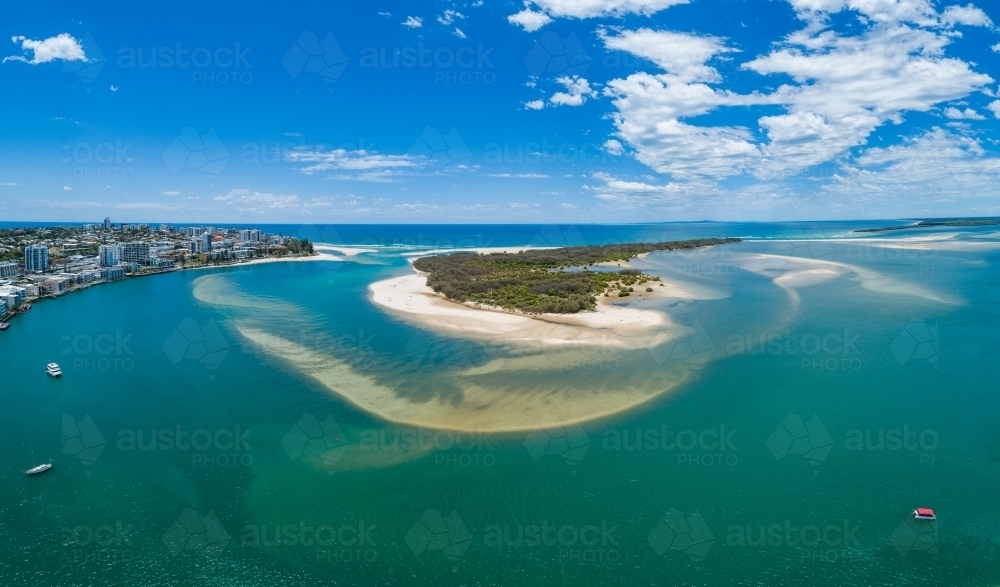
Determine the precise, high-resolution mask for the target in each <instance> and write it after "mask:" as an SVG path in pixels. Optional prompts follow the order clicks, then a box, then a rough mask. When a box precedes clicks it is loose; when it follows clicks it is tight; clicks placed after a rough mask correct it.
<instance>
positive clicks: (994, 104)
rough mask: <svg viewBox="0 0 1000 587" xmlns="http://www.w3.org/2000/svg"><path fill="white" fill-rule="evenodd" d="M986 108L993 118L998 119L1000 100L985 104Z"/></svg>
mask: <svg viewBox="0 0 1000 587" xmlns="http://www.w3.org/2000/svg"><path fill="white" fill-rule="evenodd" d="M986 107H987V108H988V109H989V110H990V112H992V113H993V116H996V117H997V118H1000V100H994V101H992V102H990V103H989V104H987V105H986Z"/></svg>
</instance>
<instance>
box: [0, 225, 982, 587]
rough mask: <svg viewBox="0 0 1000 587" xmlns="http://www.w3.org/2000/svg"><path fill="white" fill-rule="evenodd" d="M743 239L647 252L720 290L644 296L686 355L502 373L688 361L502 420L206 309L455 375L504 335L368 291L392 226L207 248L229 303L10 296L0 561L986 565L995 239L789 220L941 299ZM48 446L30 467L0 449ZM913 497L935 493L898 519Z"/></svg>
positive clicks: (276, 572) (97, 291)
mask: <svg viewBox="0 0 1000 587" xmlns="http://www.w3.org/2000/svg"><path fill="white" fill-rule="evenodd" d="M988 233H989V231H978V232H977V231H967V232H965V233H963V234H962V235H960V237H958V238H959V239H963V240H965V241H976V242H986V241H991V240H993V237H990V236H989V235H988ZM983 236H986V238H974V237H983ZM754 252H769V253H774V252H778V249H777V248H776V247H775V245H774V243H773V242H745V243H742V244H740V245H738V246H737V247H735V248H734V252H733V253H732V256H730V253H718V254H713V256H710V257H696V258H691V257H672V256H670V255H662V256H654V257H652V258H650V259H649V260H648V261H647V262H648V264H649V267H651V269H650V270H651V271H659V272H662V274H664V275H669V276H678V275H680V276H681V277H683V278H685V279H691V280H696V281H698V282H701V283H707V284H710V285H712V286H713V287H717V288H720V289H721V290H724V291H726V292H727V293H728V294H729V295H728V297H725V298H723V299H719V300H711V301H702V302H694V303H685V304H674V305H672V306H670V307H669V308H667V309H668V311H670V312H671V313H672V314H674V315H675V318H676V319H677V320H678V321H680V322H682V323H684V324H686V325H688V326H691V327H692V328H693V331H695V332H697V333H698V340H697V341H696V340H694V337H692V340H691V341H689V342H690V343H691V344H692V345H693V346H694V347H697V348H696V349H695V350H697V351H700V352H699V353H696V355H691V354H690V353H686V352H682V350H679V349H677V348H674V347H670V348H667V349H653V350H642V351H639V352H629V353H614V352H608V353H607V354H606V355H604V356H601V357H598V358H597V359H594V358H593V357H591V358H587V359H586V360H583V359H581V360H580V361H573V360H570V361H567V362H564V363H559V364H556V365H553V366H551V368H549V369H546V370H541V371H539V372H538V373H535V374H534V375H530V374H529V375H525V374H523V373H511V374H507V375H506V376H507V378H508V379H507V381H506V384H507V385H510V386H512V387H517V386H525V385H530V386H536V387H538V388H544V387H545V386H546V385H553V386H556V385H563V384H565V382H566V381H567V380H568V381H572V382H574V385H579V386H580V388H581V390H583V391H585V390H586V388H587V385H588V384H592V383H593V382H596V381H618V382H620V384H621V385H630V384H637V383H636V382H639V381H642V380H645V379H646V378H648V377H656V376H662V375H663V373H665V372H669V371H670V370H676V371H678V372H681V371H683V372H686V373H692V374H693V377H692V378H691V379H690V380H689V381H688V382H687V383H685V384H683V385H682V386H681V387H680V388H679V389H677V390H675V391H674V392H673V393H670V394H667V395H664V396H662V397H660V398H658V399H656V400H654V401H652V402H650V403H649V404H646V405H644V406H642V407H641V408H638V409H635V410H633V411H630V412H628V413H625V414H620V415H618V416H615V417H612V418H608V419H604V420H601V421H596V422H590V423H588V424H585V425H583V426H580V427H569V428H567V429H566V430H553V431H544V432H542V431H536V432H533V433H532V434H529V435H524V434H518V435H491V436H476V435H455V434H452V433H441V432H434V431H429V430H414V429H408V428H405V427H399V426H395V425H392V424H388V423H385V422H381V421H379V420H377V419H375V418H373V417H371V416H369V415H367V414H365V413H363V412H360V411H358V410H357V409H355V408H353V407H351V406H350V405H347V404H346V403H345V402H343V401H341V400H339V399H338V398H337V397H336V396H334V395H333V394H331V393H330V392H329V391H328V390H326V389H325V388H324V387H322V386H321V385H319V384H318V383H316V382H315V381H313V380H312V379H309V378H307V377H304V376H303V375H302V374H300V373H298V372H297V371H296V370H295V369H293V368H291V367H290V366H288V365H285V364H282V363H281V362H278V361H275V360H274V359H272V358H271V357H270V356H269V355H268V354H266V353H264V352H261V351H260V349H255V348H253V347H252V346H250V345H247V344H246V343H245V342H244V341H243V340H242V339H241V338H240V335H239V334H238V333H237V332H236V331H235V329H234V328H233V326H234V324H235V323H236V322H238V321H248V320H249V321H252V322H253V323H254V324H257V325H260V326H261V327H263V328H265V329H267V330H268V331H270V332H273V333H275V334H281V335H283V336H285V337H287V338H290V339H293V340H299V341H306V342H307V343H308V344H310V345H311V348H315V349H319V350H322V351H323V352H325V353H328V354H330V355H333V356H336V357H337V358H339V359H341V360H345V361H348V362H349V363H350V364H352V365H353V366H354V368H355V369H356V370H358V371H362V372H365V373H367V374H370V375H371V376H372V377H375V378H376V379H378V380H379V381H381V382H384V383H386V384H391V385H393V386H394V387H396V388H398V389H399V390H400V391H399V392H400V393H403V394H409V395H410V396H411V397H425V398H426V399H427V401H439V399H440V398H446V399H447V400H448V401H461V386H460V385H459V384H457V383H456V382H455V381H454V380H453V377H452V375H453V374H454V373H455V372H456V371H457V370H460V369H464V368H467V367H470V366H475V365H479V364H483V363H485V362H487V361H489V360H491V359H493V358H496V357H497V356H503V355H504V353H508V352H510V350H509V349H497V348H492V347H491V346H490V345H483V344H478V343H471V342H467V341H463V340H461V339H459V338H456V337H450V338H449V337H441V336H440V335H439V334H436V333H428V332H423V331H421V330H420V329H418V328H416V327H414V326H412V325H410V324H407V323H405V322H402V321H400V320H398V319H396V318H393V317H391V316H389V315H388V314H386V313H385V312H383V311H382V310H380V309H378V308H377V307H375V306H374V305H373V304H371V303H370V302H369V301H368V298H367V289H366V288H367V285H368V284H369V283H371V282H372V281H375V280H378V279H383V278H386V277H391V276H394V275H399V274H402V273H404V272H405V271H406V262H405V260H403V259H402V258H401V257H399V256H398V255H396V254H395V253H392V252H389V253H385V254H381V255H377V256H369V257H368V258H367V259H366V261H365V263H364V264H359V263H275V264H270V265H260V266H255V267H250V268H239V269H221V270H217V271H212V272H208V273H211V275H213V276H222V278H223V279H225V280H226V283H227V284H229V286H231V287H235V288H237V289H238V291H239V292H240V299H241V300H243V301H248V300H249V301H251V302H253V303H255V304H259V305H257V306H255V307H250V308H248V307H245V306H244V307H240V308H233V307H227V306H220V305H210V304H206V303H203V302H199V301H198V300H196V299H195V298H194V297H193V294H192V292H193V288H194V283H195V280H197V279H199V278H202V277H204V276H205V275H207V274H208V273H206V272H192V271H189V272H178V273H174V274H169V275H161V276H156V277H150V278H143V279H133V280H128V281H125V282H122V283H118V284H114V285H105V286H100V287H94V288H91V289H89V290H87V291H84V292H79V293H74V294H72V295H68V296H65V297H64V298H62V299H59V300H57V301H45V302H43V303H39V304H37V305H36V306H35V308H34V309H33V310H32V312H31V313H30V314H28V315H25V316H21V317H18V318H17V319H15V320H14V321H13V323H12V326H11V328H10V329H9V330H8V331H6V332H3V333H0V356H2V357H3V359H4V363H3V385H2V393H3V395H4V409H3V410H2V416H0V422H2V426H0V446H2V447H3V456H2V457H0V519H2V526H0V539H2V543H3V544H4V545H5V550H4V554H3V556H0V582H2V584H4V585H15V584H17V585H150V584H176V585H197V584H212V585H274V584H281V585H297V584H301V585H354V584H390V583H398V582H404V581H405V582H412V583H416V582H420V583H431V582H435V583H439V584H448V585H450V584H455V585H465V584H505V585H510V584H514V585H542V584H553V583H555V584H572V585H580V584H612V583H617V584H630V585H631V584H634V585H758V584H760V585H831V586H832V585H838V586H839V585H906V584H914V585H915V584H936V585H944V584H949V585H994V584H997V583H998V582H1000V553H998V551H997V540H996V538H995V537H996V536H997V535H998V532H1000V521H998V514H1000V507H998V506H997V498H996V496H997V493H996V492H997V483H998V480H1000V389H998V377H997V376H998V366H997V365H998V360H997V359H998V357H1000V331H998V329H997V327H998V325H1000V307H998V301H1000V296H998V293H997V291H998V290H997V285H998V273H997V267H998V264H1000V254H998V252H997V251H996V250H981V251H943V250H941V251H937V252H935V253H929V252H924V253H920V254H917V253H914V252H912V251H909V252H901V251H899V250H895V252H893V250H890V249H881V248H875V247H864V246H861V245H858V244H829V245H824V247H823V248H820V247H815V246H814V247H813V248H812V249H809V248H806V249H802V248H801V247H800V248H797V249H796V250H795V251H794V253H795V254H798V255H804V256H812V257H819V258H823V259H828V260H834V261H841V262H847V263H851V264H853V265H857V266H861V267H864V268H867V269H871V270H872V271H875V272H877V273H878V274H880V275H885V276H889V277H892V278H894V279H897V280H899V281H903V282H906V283H910V284H914V285H918V286H920V287H922V288H925V289H926V290H928V291H932V292H935V293H938V294H940V295H942V296H947V297H949V298H951V299H953V300H954V301H955V302H957V303H954V304H942V303H939V302H934V301H930V300H927V299H925V298H920V297H916V296H904V295H890V294H885V293H879V292H876V291H871V290H868V289H864V288H862V287H860V285H859V284H858V283H857V282H856V281H853V280H852V279H850V278H849V277H842V278H839V279H836V280H833V281H829V282H826V283H825V284H823V285H818V286H812V287H806V288H801V289H800V290H799V294H800V296H801V301H800V305H799V306H798V307H797V308H796V307H794V306H793V305H792V304H791V302H790V301H789V296H788V294H787V293H786V292H785V291H784V290H782V289H781V288H779V287H777V286H775V285H774V284H773V283H772V282H771V281H770V280H769V279H767V278H766V277H764V276H761V275H758V274H754V273H750V272H747V271H744V270H743V269H740V268H739V267H738V262H737V259H736V257H737V256H738V255H744V254H750V253H754ZM782 252H788V251H785V250H783V249H782ZM192 321H193V322H192ZM191 324H194V325H196V326H197V328H194V329H190V328H189V327H190V326H191ZM178 329H179V331H178V332H175V330H178ZM702 335H704V337H702ZM199 336H203V337H206V340H205V341H204V344H206V346H205V352H204V353H202V352H200V351H198V348H199V347H197V345H198V344H199V343H202V342H203V341H201V340H199ZM705 337H707V340H708V341H709V343H708V346H705V343H704V340H706V338H705ZM922 337H926V338H922ZM918 339H920V340H918ZM761 340H763V341H764V343H763V344H761ZM539 352H544V351H539ZM695 356H696V357H700V358H693V357H695ZM701 359H707V363H706V362H704V361H703V360H701ZM49 361H56V362H59V363H60V364H61V365H62V367H63V370H64V372H65V376H64V377H63V378H62V379H61V380H58V381H56V380H51V379H49V378H47V377H46V376H45V375H44V369H43V367H44V364H45V363H47V362H49ZM504 376H505V374H500V375H499V376H498V377H497V379H496V381H494V383H496V384H499V383H498V382H502V381H503V378H504ZM546 378H549V379H546ZM630 382H631V383H630ZM328 417H329V418H332V420H328ZM90 422H93V426H90V425H89V424H90ZM320 423H323V424H325V428H324V427H323V426H322V425H319V424H320ZM314 425H316V427H315V429H314V428H313V426H314ZM151 434H155V436H156V439H157V441H156V442H155V443H152V442H151V441H150V435H151ZM564 434H565V436H564ZM311 437H315V438H316V440H314V441H313V442H312V443H311V444H310V443H308V442H307V441H309V439H310V438H311ZM797 437H801V438H799V439H797ZM239 438H242V441H234V439H239ZM880 438H881V439H883V441H882V442H880ZM720 439H721V441H720ZM32 455H33V456H32ZM33 459H34V461H33ZM49 459H51V460H52V461H53V462H54V463H55V468H54V470H53V471H51V472H49V473H47V474H45V475H41V476H37V477H31V478H26V477H25V476H24V475H23V473H22V472H23V470H24V469H27V468H28V467H29V466H31V465H32V463H33V462H35V461H37V462H42V461H47V460H49ZM916 506H927V507H933V508H934V509H935V510H936V511H937V513H938V516H939V520H938V522H936V524H934V525H916V524H913V523H911V522H910V521H908V514H909V512H910V511H911V510H912V509H913V508H914V507H916ZM178 520H180V521H181V523H180V524H179V523H178V522H177V521H178ZM184 524H186V526H185V525H184ZM199 525H200V526H201V527H202V529H203V530H204V531H202V530H200V529H199ZM762 527H764V528H763V530H762ZM762 532H763V535H764V536H763V539H762ZM359 536H360V537H359ZM519 537H520V539H519Z"/></svg>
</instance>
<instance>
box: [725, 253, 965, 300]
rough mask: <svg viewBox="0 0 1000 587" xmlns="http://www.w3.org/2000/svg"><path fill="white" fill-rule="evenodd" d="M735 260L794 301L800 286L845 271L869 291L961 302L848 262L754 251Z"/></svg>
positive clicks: (815, 282)
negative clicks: (782, 290)
mask: <svg viewBox="0 0 1000 587" xmlns="http://www.w3.org/2000/svg"><path fill="white" fill-rule="evenodd" d="M738 264H739V266H740V267H741V268H743V269H746V270H747V271H751V272H754V273H758V274H760V275H765V276H767V277H770V278H771V280H772V281H773V282H774V284H775V285H777V286H778V287H781V288H783V289H784V290H785V291H786V292H788V295H789V297H790V298H791V300H792V301H793V302H794V303H798V301H799V295H798V291H797V290H798V289H799V288H802V287H808V286H811V285H819V284H821V283H825V282H827V281H829V280H831V279H835V278H838V277H842V276H845V275H850V276H852V279H854V280H855V281H857V282H858V283H860V284H861V287H863V288H865V289H867V290H869V291H874V292H878V293H883V294H888V295H902V296H914V297H918V298H923V299H925V300H930V301H933V302H938V303H941V304H959V303H961V302H960V301H957V300H953V299H950V298H948V297H946V296H942V295H939V294H937V293H934V292H932V291H930V290H928V289H926V288H923V287H920V286H919V285H915V284H912V283H908V282H906V281H902V280H900V279H895V278H892V277H887V276H885V275H883V274H881V273H878V272H877V271H872V270H870V269H864V268H862V267H858V266H856V265H849V264H847V263H838V262H835V261H826V260H823V259H810V258H803V257H791V256H785V255H767V254H755V255H746V256H743V257H742V258H741V259H740V260H739V261H738Z"/></svg>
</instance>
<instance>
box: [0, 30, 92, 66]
mask: <svg viewBox="0 0 1000 587" xmlns="http://www.w3.org/2000/svg"><path fill="white" fill-rule="evenodd" d="M11 40H12V41H13V42H15V43H18V42H19V43H21V50H22V51H25V52H27V51H31V52H32V57H31V59H30V60H29V59H28V58H26V57H24V56H22V55H12V56H10V57H4V58H3V62H4V63H6V62H8V61H22V62H24V63H29V64H31V65H38V64H39V63H48V62H50V61H55V60H57V59H58V60H62V61H84V62H85V61H87V56H86V55H84V52H83V46H82V45H80V41H78V40H76V39H74V38H73V37H72V36H71V35H70V34H69V33H62V34H59V35H56V36H54V37H49V38H48V39H43V40H41V41H36V40H34V39H28V38H26V37H21V36H16V37H11Z"/></svg>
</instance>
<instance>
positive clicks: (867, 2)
mask: <svg viewBox="0 0 1000 587" xmlns="http://www.w3.org/2000/svg"><path fill="white" fill-rule="evenodd" d="M789 2H790V3H791V5H792V6H793V7H794V8H795V10H796V11H797V12H798V13H799V17H800V18H803V19H805V20H810V21H813V22H823V21H825V20H826V19H827V18H828V17H829V15H831V14H836V13H838V12H841V11H843V10H854V11H857V12H860V13H861V14H862V15H864V16H865V20H867V21H870V22H874V23H879V24H896V23H901V22H910V23H914V24H918V25H920V26H946V27H952V26H955V25H957V24H964V25H971V26H992V22H991V21H990V18H989V17H988V16H986V13H985V12H983V11H982V10H980V9H979V8H976V7H975V6H974V5H972V4H971V3H970V4H967V5H966V6H958V5H954V6H948V7H947V8H945V10H944V12H942V13H940V14H939V13H938V12H937V11H936V10H935V9H934V6H933V4H932V3H931V2H930V1H929V0H789Z"/></svg>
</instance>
